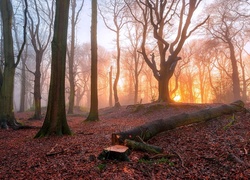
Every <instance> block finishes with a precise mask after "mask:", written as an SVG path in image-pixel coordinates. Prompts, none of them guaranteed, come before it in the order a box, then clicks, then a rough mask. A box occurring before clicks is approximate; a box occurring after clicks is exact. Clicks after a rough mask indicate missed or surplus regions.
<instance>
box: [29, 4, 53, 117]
mask: <svg viewBox="0 0 250 180" xmlns="http://www.w3.org/2000/svg"><path fill="white" fill-rule="evenodd" d="M38 4H39V5H38ZM51 5H52V6H51ZM51 5H50V4H49V2H48V0H46V1H43V4H42V3H41V1H40V0H34V12H33V14H31V13H30V12H29V13H28V15H29V33H30V37H31V44H32V46H33V49H34V51H35V72H32V71H31V70H29V72H30V73H32V74H33V75H34V92H33V93H34V105H35V113H34V115H33V118H34V119H41V118H42V114H41V99H42V96H41V63H42V60H43V55H44V52H45V50H46V49H47V47H48V45H49V42H50V40H51V34H52V33H51V32H52V25H53V17H54V7H53V6H54V2H53V1H52V4H51ZM50 6H51V7H50ZM34 14H35V15H36V20H35V18H34V17H33V16H32V15H34ZM41 27H43V28H41ZM44 29H45V31H44V32H42V30H44ZM47 32H48V35H47V36H46V33H47ZM42 38H43V39H42Z"/></svg>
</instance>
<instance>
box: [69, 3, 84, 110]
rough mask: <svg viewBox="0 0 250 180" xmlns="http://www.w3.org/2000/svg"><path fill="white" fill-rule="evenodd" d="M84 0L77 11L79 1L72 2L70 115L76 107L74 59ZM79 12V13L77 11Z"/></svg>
mask: <svg viewBox="0 0 250 180" xmlns="http://www.w3.org/2000/svg"><path fill="white" fill-rule="evenodd" d="M83 3H84V0H82V1H81V3H80V7H79V9H78V10H77V9H76V7H77V1H76V0H72V1H71V38H70V51H68V68H69V70H68V72H69V76H68V79H69V86H70V87H69V107H68V114H73V113H74V105H75V77H76V72H74V58H75V42H76V34H75V31H76V25H77V23H78V20H79V14H80V12H81V10H82V7H83ZM76 10H77V11H76Z"/></svg>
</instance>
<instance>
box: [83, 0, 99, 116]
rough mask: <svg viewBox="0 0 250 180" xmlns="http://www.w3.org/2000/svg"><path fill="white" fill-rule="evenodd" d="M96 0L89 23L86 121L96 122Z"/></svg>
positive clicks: (93, 3)
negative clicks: (89, 46) (88, 95)
mask: <svg viewBox="0 0 250 180" xmlns="http://www.w3.org/2000/svg"><path fill="white" fill-rule="evenodd" d="M97 57H98V55H97V0H92V22H91V105H90V112H89V115H88V117H87V119H86V121H98V120H99V114H98V87H97V86H98V76H97V73H98V72H97Z"/></svg>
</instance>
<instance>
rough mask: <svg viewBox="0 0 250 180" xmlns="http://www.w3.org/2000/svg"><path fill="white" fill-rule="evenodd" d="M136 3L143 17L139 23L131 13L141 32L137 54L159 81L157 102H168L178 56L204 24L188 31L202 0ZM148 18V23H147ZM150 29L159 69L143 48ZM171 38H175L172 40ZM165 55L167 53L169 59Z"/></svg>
mask: <svg viewBox="0 0 250 180" xmlns="http://www.w3.org/2000/svg"><path fill="white" fill-rule="evenodd" d="M136 2H137V5H138V6H139V7H140V9H141V11H142V13H143V15H144V18H143V19H142V20H141V19H138V18H137V17H136V16H135V15H134V12H133V11H132V10H131V13H132V15H133V17H134V18H135V19H136V20H137V21H138V22H139V23H140V24H141V25H142V27H143V29H144V33H143V40H142V43H141V50H140V53H141V54H142V55H143V58H144V60H145V62H146V63H147V65H148V66H149V67H150V69H151V70H152V72H153V74H154V77H155V78H156V80H157V81H158V92H159V93H158V101H164V102H171V101H172V100H171V98H170V93H169V92H170V89H169V80H170V78H171V77H172V75H173V73H174V70H175V67H176V64H177V63H178V61H179V60H181V57H179V56H178V55H179V53H180V51H181V49H182V47H183V45H184V43H185V41H186V40H187V39H188V38H189V37H190V36H191V34H192V33H193V32H194V31H195V30H197V29H198V28H199V27H200V26H202V25H203V24H204V23H205V22H206V20H207V19H208V17H207V18H205V20H203V21H202V22H200V23H198V24H197V25H195V26H193V27H192V28H190V26H191V20H192V18H193V15H194V12H195V10H196V9H197V8H198V6H199V4H200V2H201V0H189V1H188V2H187V1H186V0H178V1H167V0H156V1H150V0H144V1H142V0H137V1H136ZM148 16H149V20H150V22H148ZM177 19H178V21H177ZM176 22H177V23H176ZM149 25H151V26H152V28H153V36H154V39H155V40H156V43H157V46H158V53H159V61H160V63H159V69H158V67H157V63H156V59H155V56H154V54H151V58H150V57H149V55H148V54H147V52H146V48H145V46H146V39H147V36H146V35H147V33H146V32H147V29H148V28H149ZM173 27H174V29H173ZM176 29H177V30H176ZM174 31H176V33H175V32H174ZM170 35H171V37H170ZM172 37H174V39H173V40H172ZM170 41H172V42H170ZM167 53H169V56H168V57H167V55H168V54H167Z"/></svg>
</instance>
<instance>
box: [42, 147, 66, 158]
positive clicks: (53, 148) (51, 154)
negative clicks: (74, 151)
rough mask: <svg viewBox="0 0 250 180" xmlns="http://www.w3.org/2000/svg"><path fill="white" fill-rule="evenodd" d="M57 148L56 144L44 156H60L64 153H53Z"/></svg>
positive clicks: (61, 151) (62, 150)
mask: <svg viewBox="0 0 250 180" xmlns="http://www.w3.org/2000/svg"><path fill="white" fill-rule="evenodd" d="M57 146H58V144H56V145H55V146H54V147H52V149H51V150H50V151H49V152H48V153H46V156H54V155H56V154H60V153H63V152H64V149H61V150H60V151H55V148H56V147H57Z"/></svg>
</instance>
